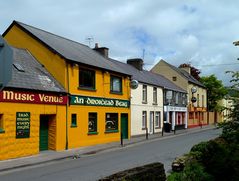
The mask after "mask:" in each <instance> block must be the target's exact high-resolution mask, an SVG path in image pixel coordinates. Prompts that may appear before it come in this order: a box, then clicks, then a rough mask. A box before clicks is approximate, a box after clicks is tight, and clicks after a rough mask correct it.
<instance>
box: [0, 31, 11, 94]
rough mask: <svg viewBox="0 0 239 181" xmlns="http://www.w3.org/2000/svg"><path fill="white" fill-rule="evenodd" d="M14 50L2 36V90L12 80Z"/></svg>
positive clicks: (0, 69) (0, 62) (0, 54)
mask: <svg viewBox="0 0 239 181" xmlns="http://www.w3.org/2000/svg"><path fill="white" fill-rule="evenodd" d="M12 63H13V50H12V48H11V47H10V46H9V45H8V44H7V43H6V41H5V40H4V39H3V37H2V36H1V35H0V90H1V89H3V88H4V87H5V86H6V85H7V84H8V82H9V81H10V80H11V79H12Z"/></svg>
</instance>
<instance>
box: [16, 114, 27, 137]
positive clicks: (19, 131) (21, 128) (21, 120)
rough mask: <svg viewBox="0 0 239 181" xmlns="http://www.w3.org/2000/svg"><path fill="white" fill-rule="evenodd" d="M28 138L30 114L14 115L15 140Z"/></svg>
mask: <svg viewBox="0 0 239 181" xmlns="http://www.w3.org/2000/svg"><path fill="white" fill-rule="evenodd" d="M29 137H30V112H17V113H16V138H29Z"/></svg>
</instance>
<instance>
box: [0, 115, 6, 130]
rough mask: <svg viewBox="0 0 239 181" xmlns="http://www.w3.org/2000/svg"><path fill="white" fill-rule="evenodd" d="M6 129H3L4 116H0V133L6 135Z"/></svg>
mask: <svg viewBox="0 0 239 181" xmlns="http://www.w3.org/2000/svg"><path fill="white" fill-rule="evenodd" d="M4 132H5V131H4V127H3V114H0V133H4Z"/></svg>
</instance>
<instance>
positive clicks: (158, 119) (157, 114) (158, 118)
mask: <svg viewBox="0 0 239 181" xmlns="http://www.w3.org/2000/svg"><path fill="white" fill-rule="evenodd" d="M160 123H161V112H160V111H156V112H155V127H156V128H161V124H160Z"/></svg>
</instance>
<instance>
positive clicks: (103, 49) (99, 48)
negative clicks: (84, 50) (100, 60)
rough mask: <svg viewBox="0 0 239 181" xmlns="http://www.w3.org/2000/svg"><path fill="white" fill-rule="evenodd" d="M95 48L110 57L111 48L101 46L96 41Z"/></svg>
mask: <svg viewBox="0 0 239 181" xmlns="http://www.w3.org/2000/svg"><path fill="white" fill-rule="evenodd" d="M93 50H95V51H97V52H98V53H100V54H101V55H102V56H104V57H105V58H109V48H107V47H99V45H98V43H95V48H93Z"/></svg>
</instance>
